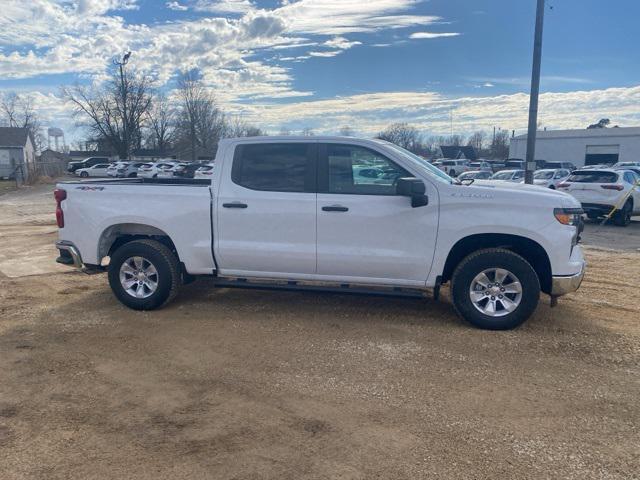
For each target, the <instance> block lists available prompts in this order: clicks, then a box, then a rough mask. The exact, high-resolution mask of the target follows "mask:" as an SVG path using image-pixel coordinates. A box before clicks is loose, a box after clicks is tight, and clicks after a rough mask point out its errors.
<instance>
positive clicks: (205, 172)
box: [193, 163, 214, 180]
mask: <svg viewBox="0 0 640 480" xmlns="http://www.w3.org/2000/svg"><path fill="white" fill-rule="evenodd" d="M213 166H214V165H213V163H208V164H206V165H203V166H202V167H200V168H199V169H197V170H196V173H195V174H194V176H193V178H200V179H202V178H204V179H206V180H211V178H212V176H213Z"/></svg>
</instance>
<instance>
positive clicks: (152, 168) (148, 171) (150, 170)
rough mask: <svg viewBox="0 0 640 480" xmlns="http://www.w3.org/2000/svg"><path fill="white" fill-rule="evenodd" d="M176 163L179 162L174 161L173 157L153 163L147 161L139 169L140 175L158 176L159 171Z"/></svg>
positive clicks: (145, 176) (146, 176) (142, 176)
mask: <svg viewBox="0 0 640 480" xmlns="http://www.w3.org/2000/svg"><path fill="white" fill-rule="evenodd" d="M176 163H178V162H175V161H173V160H171V159H167V160H157V161H155V162H152V163H145V164H144V165H142V166H141V167H140V168H139V169H138V177H141V178H157V177H158V171H159V170H160V169H163V168H171V167H173V165H174V164H176Z"/></svg>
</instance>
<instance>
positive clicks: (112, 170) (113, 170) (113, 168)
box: [107, 160, 129, 177]
mask: <svg viewBox="0 0 640 480" xmlns="http://www.w3.org/2000/svg"><path fill="white" fill-rule="evenodd" d="M128 163H129V162H127V161H124V160H118V161H117V162H113V163H110V164H109V168H107V176H108V177H117V176H118V170H119V169H121V168H122V167H124V166H126V165H127V164H128Z"/></svg>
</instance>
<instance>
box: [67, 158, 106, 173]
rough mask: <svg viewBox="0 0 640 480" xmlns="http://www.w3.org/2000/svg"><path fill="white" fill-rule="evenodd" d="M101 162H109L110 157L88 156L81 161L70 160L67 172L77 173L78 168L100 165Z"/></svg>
mask: <svg viewBox="0 0 640 480" xmlns="http://www.w3.org/2000/svg"><path fill="white" fill-rule="evenodd" d="M99 163H109V158H107V157H88V158H85V159H84V160H81V161H79V162H69V164H68V165H67V172H69V173H75V172H76V170H79V169H81V168H89V167H93V166H94V165H98V164H99Z"/></svg>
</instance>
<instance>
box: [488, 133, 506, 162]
mask: <svg viewBox="0 0 640 480" xmlns="http://www.w3.org/2000/svg"><path fill="white" fill-rule="evenodd" d="M508 156H509V131H508V130H499V131H498V132H496V135H495V137H494V139H493V142H492V143H491V158H499V159H504V158H507V157H508Z"/></svg>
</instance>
